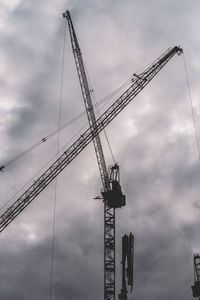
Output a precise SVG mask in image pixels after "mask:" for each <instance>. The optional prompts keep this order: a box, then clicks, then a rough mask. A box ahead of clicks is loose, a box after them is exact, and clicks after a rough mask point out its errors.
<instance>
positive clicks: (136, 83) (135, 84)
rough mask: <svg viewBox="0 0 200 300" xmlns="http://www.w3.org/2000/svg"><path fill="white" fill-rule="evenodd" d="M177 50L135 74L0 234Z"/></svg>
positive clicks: (3, 221) (3, 219) (1, 222)
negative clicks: (129, 84) (129, 83)
mask: <svg viewBox="0 0 200 300" xmlns="http://www.w3.org/2000/svg"><path fill="white" fill-rule="evenodd" d="M182 53H183V50H182V49H181V48H180V47H177V46H175V47H173V48H169V49H168V50H167V51H166V52H165V53H164V54H162V55H161V56H160V57H159V58H158V59H157V60H156V61H155V62H154V63H153V64H151V65H150V66H148V67H146V68H145V69H144V71H143V72H142V73H139V74H134V78H133V80H132V84H131V86H130V87H129V88H128V89H127V90H126V91H125V92H124V93H123V94H122V95H121V96H120V97H119V98H118V99H117V100H116V101H115V102H114V103H113V104H112V105H111V106H110V107H109V108H108V109H107V110H106V111H105V112H104V113H103V114H102V115H101V116H100V117H99V118H98V119H97V120H96V125H95V126H94V127H93V128H92V130H91V128H90V127H89V128H88V129H87V130H86V131H85V132H83V133H82V134H81V135H80V137H79V138H78V139H77V140H76V141H75V142H74V143H73V144H72V145H71V146H70V147H69V148H68V149H66V150H65V151H64V152H63V154H62V155H60V156H59V157H58V158H57V159H56V160H55V161H54V163H53V164H52V165H51V166H50V167H49V168H47V170H46V171H45V172H44V173H43V174H42V175H41V176H39V178H38V179H37V180H35V181H34V182H33V184H32V185H31V186H30V187H29V188H28V189H27V190H26V191H25V192H24V193H23V194H22V195H21V196H20V197H19V198H18V199H17V200H16V201H15V202H14V203H13V204H12V205H10V206H9V207H8V208H7V209H6V210H5V212H4V213H3V214H2V215H1V216H0V232H2V231H3V230H4V229H5V228H6V227H7V226H8V225H9V224H10V223H11V222H12V221H13V220H14V219H15V218H16V217H17V216H18V215H19V214H20V213H21V212H22V211H23V210H24V209H25V208H26V206H28V205H29V204H30V203H31V202H32V201H33V200H34V199H35V198H36V197H37V195H39V194H40V193H41V192H42V191H43V190H44V189H45V188H46V187H47V186H48V185H49V184H50V183H51V182H52V181H53V180H54V179H55V178H56V177H57V176H58V175H59V174H60V173H61V172H62V171H63V170H64V169H65V168H66V166H68V165H69V164H70V163H71V162H72V161H73V160H74V159H75V158H76V157H77V156H78V155H79V153H80V152H81V151H83V149H85V148H86V146H87V145H89V143H90V142H91V141H92V140H93V139H94V138H95V137H96V136H97V134H99V133H100V132H101V131H102V130H103V129H104V128H105V127H106V126H107V125H108V124H110V123H111V121H112V120H113V119H114V118H115V117H116V116H117V115H118V114H119V113H120V112H121V111H122V110H123V109H124V108H125V107H126V106H127V105H128V104H129V103H130V102H131V101H132V100H133V99H134V98H135V97H136V96H137V94H138V93H140V92H141V91H142V90H143V89H144V88H145V86H146V85H147V84H148V83H149V82H150V81H151V80H152V79H153V78H154V77H155V76H156V74H158V72H160V70H161V69H162V68H163V67H164V66H165V65H166V64H167V62H168V61H169V60H170V59H171V58H172V57H173V56H174V55H175V54H178V55H181V54H182Z"/></svg>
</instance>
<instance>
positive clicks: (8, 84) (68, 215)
mask: <svg viewBox="0 0 200 300" xmlns="http://www.w3.org/2000/svg"><path fill="white" fill-rule="evenodd" d="M0 4H1V9H0V62H1V68H0V136H1V149H0V161H1V162H2V163H5V162H6V161H7V160H9V159H10V158H12V157H13V156H15V155H17V154H18V153H20V152H21V151H23V150H24V149H26V148H27V147H28V146H30V145H32V144H33V143H35V142H37V141H38V140H40V139H41V138H43V137H44V136H46V135H47V134H48V133H49V132H51V131H52V130H54V129H55V128H57V126H58V112H59V97H60V81H61V61H62V50H63V35H64V28H65V22H64V20H63V18H62V13H63V12H64V11H65V10H66V9H69V10H70V12H71V16H72V19H73V23H74V26H75V29H76V32H77V36H78V39H79V42H80V46H81V49H82V53H83V57H84V61H85V64H86V67H87V70H88V72H89V75H90V79H91V82H92V86H93V89H94V90H95V94H96V98H97V99H101V98H102V97H104V96H106V95H107V94H108V93H110V92H111V91H113V90H116V89H117V88H118V87H119V86H120V85H121V84H122V83H123V82H124V81H125V80H127V79H128V78H129V77H130V76H131V75H132V74H133V73H135V72H137V71H138V70H140V69H141V68H142V67H144V66H145V65H147V64H149V63H150V62H152V61H153V60H154V59H156V58H157V57H159V56H160V55H161V54H162V53H163V52H164V51H165V50H166V49H167V48H169V47H172V46H175V45H181V47H183V49H184V56H185V61H186V65H187V70H188V76H189V82H190V89H191V94H192V100H193V105H194V111H195V118H196V121H197V125H199V121H198V118H199V114H200V107H199V97H198V95H199V93H200V88H199V75H200V62H199V53H200V42H199V33H198V28H199V26H200V24H199V10H200V2H199V1H197V0H190V1H186V0H183V1H178V0H174V1H171V0H168V1H167V0H162V1H158V0H151V1H147V0H135V1H131V0H126V1H119V0H115V1H113V0H109V1H108V0H107V1H105V0H102V1H97V0H93V1H92V0H85V1H79V0H74V1H67V0H66V1H64V0H60V1H55V0H50V1H48V2H47V1H38V0H36V1H34V2H33V1H20V0H13V1H11V0H10V1H9V0H1V3H0ZM83 110H84V106H83V100H82V97H81V93H80V88H79V84H78V79H77V74H76V69H75V65H74V60H73V56H72V53H71V45H70V40H69V34H68V31H67V36H66V51H65V68H64V86H63V99H62V123H65V122H67V121H69V120H70V119H72V117H74V116H76V115H77V114H79V113H80V112H82V111H83ZM86 122H87V121H86V118H84V119H81V120H80V122H77V123H75V124H74V125H73V126H71V127H69V128H67V130H65V131H64V132H62V133H61V137H60V141H61V142H60V144H61V147H62V146H63V145H65V144H66V143H67V142H68V141H70V139H71V138H72V137H73V136H74V134H75V132H76V131H77V130H78V129H79V128H80V127H82V126H83V124H85V123H86ZM107 134H108V136H109V140H110V143H111V146H112V149H113V152H114V155H115V158H116V160H117V161H118V163H119V164H120V170H121V184H122V187H123V191H124V193H125V194H126V197H127V206H126V207H125V208H123V209H121V210H118V211H117V213H116V215H117V216H116V218H117V222H116V223H117V228H116V230H117V241H116V242H117V261H116V263H117V287H116V290H117V294H118V292H119V291H120V255H121V253H120V252H121V251H120V249H121V246H120V243H121V236H122V235H123V234H125V233H129V232H130V231H131V232H133V233H134V234H135V239H136V253H135V289H134V297H135V299H138V300H139V299H145V298H147V297H148V299H149V300H155V299H160V298H162V299H163V300H167V299H172V300H175V299H176V300H177V299H183V300H186V299H187V300H188V299H191V298H192V294H191V290H190V286H191V284H192V283H193V257H192V255H193V252H195V251H200V236H199V225H200V221H199V213H200V204H199V179H200V170H199V163H200V162H199V157H198V151H197V147H196V141H195V135H194V126H193V121H192V115H191V108H190V103H189V98H188V91H187V84H186V74H185V69H184V62H183V56H180V57H179V56H175V57H174V58H173V59H172V60H171V61H170V62H169V63H168V64H167V65H166V67H165V68H164V69H163V70H162V71H161V72H160V73H159V74H158V75H157V76H156V78H155V79H154V80H153V81H152V82H151V83H150V84H149V85H148V86H147V87H146V88H145V89H144V90H143V91H142V92H141V94H140V95H138V96H137V97H136V98H135V100H134V101H133V102H132V103H131V104H129V106H128V107H127V108H126V109H125V110H124V111H123V112H121V113H120V115H119V116H118V117H117V118H116V119H115V120H114V121H113V122H112V123H111V124H110V125H109V126H108V128H107ZM198 134H199V130H198ZM102 142H103V145H104V149H105V155H106V160H107V162H108V165H110V164H112V160H111V155H110V153H109V151H108V146H107V145H106V143H105V140H104V138H103V137H102ZM56 146H57V139H56V138H53V139H51V140H49V142H46V143H44V144H43V145H42V146H41V147H40V148H37V149H35V150H34V151H33V152H31V153H29V154H28V155H27V156H25V157H23V158H22V159H20V160H18V161H17V162H16V163H15V164H13V165H11V166H10V167H9V168H7V169H5V171H4V172H3V173H2V174H0V175H1V176H0V180H1V186H0V191H1V197H0V204H1V206H3V205H4V204H5V203H6V202H7V201H8V200H9V199H10V198H11V197H12V195H15V194H16V193H17V191H18V190H19V188H20V187H22V186H23V185H24V184H25V183H26V182H28V181H29V180H30V179H31V178H32V177H33V175H35V174H36V173H37V172H38V170H40V169H41V167H42V166H43V165H45V164H46V162H47V161H49V160H50V159H51V157H52V156H54V155H55V153H56ZM100 189H101V182H100V178H99V171H98V168H97V164H96V158H95V154H94V150H93V146H92V145H90V146H88V148H87V149H85V150H84V151H83V152H82V153H81V154H80V155H79V156H78V157H77V158H76V159H75V160H74V161H73V162H72V163H71V164H70V165H69V166H68V167H67V168H66V170H65V171H63V172H62V174H60V175H59V177H58V193H57V208H56V236H55V260H54V267H55V268H54V285H53V298H52V299H55V300H62V299H70V300H78V299H82V300H86V299H87V300H90V299H96V300H100V299H103V205H102V203H101V201H95V200H93V198H94V197H95V196H97V195H99V194H100ZM54 194H55V184H54V183H52V184H50V185H49V186H48V188H46V190H44V191H43V192H42V193H41V194H40V195H39V196H38V197H37V198H36V199H35V200H34V201H33V203H32V204H31V205H29V207H27V208H26V209H25V211H24V212H23V213H21V215H20V216H18V218H17V219H16V220H15V221H13V222H12V223H11V224H10V225H9V226H8V227H7V228H6V229H5V231H4V232H2V233H1V236H0V238H1V243H0V244H1V247H0V266H1V267H0V299H3V300H12V299H15V300H18V299H19V300H27V299H30V300H32V299H44V300H46V299H49V289H50V266H51V243H52V223H53V202H54ZM19 196H20V193H19ZM14 199H16V197H14Z"/></svg>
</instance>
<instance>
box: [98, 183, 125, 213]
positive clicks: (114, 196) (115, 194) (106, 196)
mask: <svg viewBox="0 0 200 300" xmlns="http://www.w3.org/2000/svg"><path fill="white" fill-rule="evenodd" d="M101 194H102V196H103V200H104V201H106V202H107V204H108V206H109V207H110V208H119V207H122V206H125V205H126V197H125V195H123V194H122V189H121V186H120V184H119V182H118V181H117V180H113V181H112V182H111V190H109V191H106V192H102V193H101Z"/></svg>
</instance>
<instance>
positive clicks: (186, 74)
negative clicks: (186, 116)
mask: <svg viewBox="0 0 200 300" xmlns="http://www.w3.org/2000/svg"><path fill="white" fill-rule="evenodd" d="M183 63H184V69H185V76H186V82H187V89H188V96H189V101H190V107H191V113H192V119H193V124H194V132H195V138H196V145H197V151H198V155H199V160H200V145H199V139H198V133H197V124H196V119H195V113H194V105H193V101H192V95H191V89H190V84H189V77H188V72H187V67H186V61H185V56H184V53H183Z"/></svg>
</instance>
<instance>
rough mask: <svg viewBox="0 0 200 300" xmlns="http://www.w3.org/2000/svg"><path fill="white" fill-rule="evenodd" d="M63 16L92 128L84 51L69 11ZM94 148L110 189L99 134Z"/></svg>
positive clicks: (92, 116) (93, 121) (90, 101)
mask: <svg viewBox="0 0 200 300" xmlns="http://www.w3.org/2000/svg"><path fill="white" fill-rule="evenodd" d="M63 17H64V18H66V19H67V21H68V25H69V33H70V38H71V44H72V51H73V54H74V59H75V63H76V68H77V73H78V78H79V82H80V87H81V91H82V95H83V100H84V104H85V109H86V113H87V118H88V122H89V126H90V128H91V130H92V129H93V128H94V127H95V126H96V116H95V112H94V108H93V103H92V98H91V93H90V88H89V84H88V80H87V76H86V71H85V67H84V63H83V58H82V53H81V49H80V47H79V43H78V39H77V36H76V33H75V30H74V26H73V23H72V19H71V16H70V13H69V11H68V10H67V11H66V12H65V13H64V14H63ZM93 144H94V149H95V153H96V157H97V162H98V166H99V171H100V176H101V179H102V183H103V188H104V190H110V180H109V174H108V171H107V167H106V162H105V157H104V154H103V149H102V145H101V140H100V137H99V134H97V135H96V136H95V138H94V139H93Z"/></svg>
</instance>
